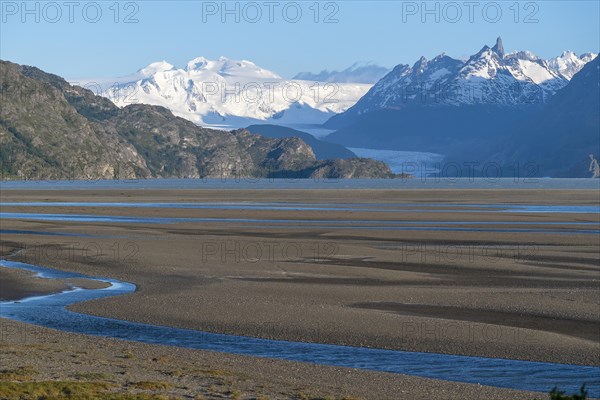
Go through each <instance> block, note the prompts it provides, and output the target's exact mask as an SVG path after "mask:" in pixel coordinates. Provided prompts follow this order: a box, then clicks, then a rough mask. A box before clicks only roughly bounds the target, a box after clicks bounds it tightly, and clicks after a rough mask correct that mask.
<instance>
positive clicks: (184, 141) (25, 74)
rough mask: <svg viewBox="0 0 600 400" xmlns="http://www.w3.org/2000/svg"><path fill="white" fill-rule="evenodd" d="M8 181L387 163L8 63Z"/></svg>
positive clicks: (337, 169) (4, 73) (365, 174)
mask: <svg viewBox="0 0 600 400" xmlns="http://www.w3.org/2000/svg"><path fill="white" fill-rule="evenodd" d="M0 88H1V89H2V107H1V108H0V166H1V169H2V171H1V172H2V178H3V179H67V180H68V179H133V178H169V177H176V178H202V177H218V178H226V177H238V178H239V177H246V176H251V177H285V178H308V177H312V178H354V177H361V178H376V177H377V178H387V177H393V174H392V173H391V171H390V170H389V168H388V167H387V165H385V164H384V163H382V162H378V161H374V160H369V159H361V158H351V159H344V160H340V159H336V160H317V158H316V157H315V154H314V152H313V150H312V148H311V147H310V146H309V145H307V144H306V143H305V142H303V141H302V140H301V139H299V138H296V137H291V138H277V139H272V138H266V137H263V136H260V135H255V134H252V133H250V132H249V131H247V130H245V129H240V130H235V131H231V132H227V131H221V130H214V129H206V128H201V127H199V126H197V125H195V124H194V123H192V122H190V121H188V120H186V119H183V118H179V117H176V116H174V115H173V114H172V113H171V111H169V110H168V109H166V108H164V107H160V106H151V105H145V104H133V105H128V106H126V107H122V108H119V107H117V106H115V105H114V104H113V103H112V102H111V101H110V100H108V99H106V98H104V97H100V96H96V95H94V93H93V92H91V91H90V90H86V89H83V88H81V87H79V86H74V85H70V84H69V83H68V82H66V81H65V80H64V79H62V78H61V77H59V76H56V75H52V74H48V73H46V72H43V71H41V70H39V69H37V68H35V67H29V66H21V65H18V64H13V63H10V62H6V61H0Z"/></svg>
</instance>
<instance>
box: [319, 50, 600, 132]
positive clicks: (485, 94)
mask: <svg viewBox="0 0 600 400" xmlns="http://www.w3.org/2000/svg"><path fill="white" fill-rule="evenodd" d="M594 57H596V54H593V53H586V54H583V55H581V56H577V55H575V54H574V53H572V52H564V53H563V54H562V55H561V56H558V57H555V58H553V59H551V60H543V59H541V58H539V57H537V56H535V55H534V54H533V53H531V52H528V51H520V52H514V53H509V54H506V53H505V50H504V46H503V43H502V39H501V38H498V40H497V42H496V45H495V46H494V47H492V48H490V47H488V46H484V47H483V48H482V49H481V50H480V51H479V52H477V53H476V54H474V55H473V56H471V57H470V58H469V59H468V60H466V61H463V60H457V59H454V58H451V57H449V56H447V55H445V54H440V55H439V56H437V57H435V58H433V59H432V60H427V59H426V58H425V57H421V59H419V60H418V61H417V62H416V63H415V64H414V65H413V66H412V67H411V66H409V65H406V64H400V65H398V66H396V67H395V68H394V69H393V70H392V71H391V72H390V73H389V74H387V75H386V76H385V77H384V78H382V79H381V80H380V81H379V82H377V83H376V84H375V85H374V86H373V87H372V88H371V89H370V90H369V92H368V93H367V94H366V95H365V96H363V97H362V98H361V99H360V100H359V101H358V102H357V103H356V104H355V105H354V106H352V107H351V108H349V109H348V110H347V111H345V112H343V113H341V114H340V115H337V116H335V117H333V118H331V119H330V120H329V121H328V122H327V123H326V126H328V127H330V128H341V127H344V126H348V125H349V124H351V123H352V122H354V121H356V120H357V119H358V118H359V116H361V115H364V114H367V113H370V112H374V111H379V110H401V109H404V108H408V107H412V106H465V105H477V106H482V105H483V106H488V105H489V106H493V107H522V106H531V105H539V104H542V103H545V102H546V101H548V100H549V99H550V98H551V97H552V95H554V93H556V91H558V90H559V89H561V88H563V87H565V86H566V84H567V83H568V82H569V80H570V79H571V77H572V76H573V75H575V74H576V73H577V72H579V71H580V70H581V68H583V66H584V65H585V64H586V63H587V62H589V61H591V60H592V59H594Z"/></svg>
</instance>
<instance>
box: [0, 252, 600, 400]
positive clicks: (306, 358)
mask: <svg viewBox="0 0 600 400" xmlns="http://www.w3.org/2000/svg"><path fill="white" fill-rule="evenodd" d="M0 266H2V267H5V268H18V269H22V270H28V271H32V272H35V273H37V275H38V276H39V277H42V278H47V279H60V278H88V279H94V280H99V281H102V282H107V283H109V284H110V285H111V286H110V287H107V288H104V289H77V288H76V289H72V290H68V291H64V292H61V293H56V294H51V295H46V296H36V297H30V298H27V299H23V300H21V301H6V302H0V317H3V318H8V319H12V320H15V321H21V322H26V323H30V324H34V325H38V326H43V327H47V328H53V329H58V330H61V331H66V332H74V333H83V334H88V335H96V336H105V337H111V338H116V339H123V340H129V341H136V342H143V343H151V344H162V345H172V346H178V347H185V348H191V349H201V350H209V351H219V352H224V353H232V354H243V355H251V356H257V357H268V358H277V359H285V360H292V361H301V362H310V363H316V364H323V365H333V366H340V367H352V368H362V369H368V370H374V371H384V372H392V373H401V374H407V375H415V376H421V377H427V378H437V379H443V380H448V381H457V382H467V383H476V384H482V385H490V386H498V387H505V388H512V389H522V390H532V391H539V392H548V391H549V390H550V389H551V388H552V387H554V386H558V387H560V388H561V389H563V390H568V391H576V390H577V389H578V388H579V386H580V385H581V384H582V383H586V384H587V387H588V389H589V391H590V394H591V395H592V396H600V367H592V366H577V365H568V364H554V363H543V362H530V361H517V360H507V359H499V358H485V357H470V356H456V355H446V354H435V353H419V352H407V351H396V350H381V349H372V348H362V347H350V346H336V345H328V344H317V343H302V342H288V341H282V340H267V339H257V338H251V337H245V336H235V335H224V334H216V333H208V332H202V331H197V330H191V329H179V328H171V327H166V326H156V325H149V324H142V323H136V322H129V321H123V320H117V319H111V318H103V317H96V316H92V315H87V314H80V313H76V312H73V311H69V310H68V309H67V308H66V307H67V306H69V305H71V304H75V303H79V302H82V301H88V300H95V299H102V298H106V297H111V296H118V295H125V294H129V293H132V292H134V291H135V289H136V287H135V285H134V284H131V283H127V282H121V281H118V280H114V279H108V278H99V277H88V276H85V275H81V274H76V273H71V272H63V271H59V270H54V269H50V268H44V267H39V266H35V265H30V264H24V263H19V262H14V261H7V260H0Z"/></svg>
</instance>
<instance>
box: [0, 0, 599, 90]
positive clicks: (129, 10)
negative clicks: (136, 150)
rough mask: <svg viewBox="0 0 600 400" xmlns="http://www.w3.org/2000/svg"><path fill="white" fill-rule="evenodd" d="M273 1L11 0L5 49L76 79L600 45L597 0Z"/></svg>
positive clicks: (11, 56)
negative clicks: (165, 69) (209, 63)
mask: <svg viewBox="0 0 600 400" xmlns="http://www.w3.org/2000/svg"><path fill="white" fill-rule="evenodd" d="M267 1H268V0H265V1H262V0H261V1H257V2H228V3H227V4H226V7H227V8H228V9H229V10H230V11H231V12H230V13H225V12H224V11H225V10H224V8H223V3H222V2H221V1H216V2H212V1H170V2H164V1H129V2H127V1H122V2H119V3H116V2H115V1H112V0H111V1H97V2H91V1H75V2H73V5H71V6H66V5H65V3H64V1H63V0H59V1H56V2H29V3H27V5H26V8H27V9H25V8H24V7H23V6H22V2H21V1H5V0H2V1H1V3H2V4H1V11H2V16H1V18H2V20H1V22H2V23H1V26H0V57H1V58H2V59H5V60H10V61H14V62H17V63H21V64H29V65H35V66H37V67H40V68H42V69H44V70H46V71H49V72H53V73H56V74H59V75H61V76H64V77H66V78H83V77H98V78H100V77H115V76H122V75H127V74H129V73H131V72H134V71H136V70H138V69H140V68H142V67H144V66H146V65H147V64H149V63H151V62H154V61H160V60H166V61H169V62H170V63H172V64H174V65H176V66H184V65H185V64H186V63H187V61H188V60H190V59H192V58H194V57H197V56H204V57H207V58H211V59H214V58H218V57H219V56H226V57H229V58H234V59H246V60H251V61H253V62H255V63H256V64H258V65H260V66H262V67H264V68H267V69H270V70H272V71H274V72H276V73H278V74H280V75H282V76H284V77H291V76H293V75H295V74H296V73H297V72H300V71H312V72H318V71H320V70H321V69H342V68H345V67H347V66H349V65H351V64H352V63H354V62H355V61H372V62H374V63H377V64H380V65H383V66H387V67H393V66H394V65H397V64H399V63H408V64H412V63H414V62H415V61H416V60H417V59H418V58H419V57H420V56H422V55H424V56H426V57H428V58H432V57H434V56H436V55H437V54H439V53H441V52H445V53H446V54H448V55H450V56H453V57H466V56H468V55H471V54H473V53H475V52H477V51H478V50H479V49H480V48H481V47H482V46H483V45H484V44H488V45H490V46H492V45H493V44H494V42H495V39H496V37H497V36H498V35H501V36H502V38H503V40H504V46H505V48H506V50H507V51H512V50H531V51H533V52H534V53H536V54H538V55H539V56H542V57H544V58H549V57H552V56H555V55H558V54H560V53H561V52H562V51H563V50H567V49H569V50H573V51H575V52H576V53H582V52H588V51H593V52H598V50H599V48H600V28H599V22H598V21H599V19H600V5H599V4H600V2H598V1H596V0H592V1H537V2H526V1H525V2H518V3H516V4H517V6H516V7H515V2H514V1H498V2H489V1H482V2H477V1H474V2H471V4H472V5H471V6H465V4H466V3H465V1H463V0H461V1H457V2H427V3H426V5H425V7H426V8H427V10H428V11H429V13H427V12H425V11H427V10H424V9H423V7H422V5H423V2H421V1H416V2H410V1H337V2H328V1H323V2H318V3H316V2H315V1H298V2H286V1H284V2H280V1H271V2H270V3H268V4H267ZM115 4H116V6H115ZM266 4H267V5H266ZM317 9H318V10H319V12H318V14H317V12H316V10H317ZM117 10H118V12H117ZM299 10H300V12H301V15H300V14H298V11H299ZM517 10H518V12H517ZM259 12H260V15H259ZM223 19H224V21H223ZM236 19H238V21H236Z"/></svg>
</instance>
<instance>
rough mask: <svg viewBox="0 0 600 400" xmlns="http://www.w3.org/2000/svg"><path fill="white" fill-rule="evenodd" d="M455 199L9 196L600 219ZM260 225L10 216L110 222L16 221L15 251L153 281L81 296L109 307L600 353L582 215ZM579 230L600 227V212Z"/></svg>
mask: <svg viewBox="0 0 600 400" xmlns="http://www.w3.org/2000/svg"><path fill="white" fill-rule="evenodd" d="M0 199H1V200H2V201H3V202H11V201H69V202H77V201H94V202H102V201H145V202H210V201H226V202H233V201H236V202H237V201H240V202H241V201H252V202H257V201H287V202H302V203H320V204H324V203H386V204H389V203H419V202H425V203H436V202H438V203H444V204H445V203H471V204H486V203H488V204H491V203H507V204H533V205H540V204H552V205H598V204H600V200H599V198H598V193H597V192H594V191H570V192H567V191H536V190H523V191H514V190H468V191H452V190H439V191H437V190H403V191H388V190H385V191H355V190H353V191H324V190H320V191H267V190H264V191H208V190H197V191H164V192H163V191H150V190H148V191H128V192H125V191H118V190H117V191H102V192H94V191H72V192H53V191H40V192H33V191H26V192H25V191H3V192H2V193H1V194H0ZM439 210H440V211H441V212H436V213H426V212H411V213H399V212H391V213H387V212H386V213H367V212H360V211H331V210H327V211H309V212H301V211H271V210H202V209H185V210H182V209H158V208H148V209H146V208H137V209H136V208H106V207H105V208H102V207H79V208H78V207H68V208H65V207H2V211H3V212H32V213H72V214H97V215H128V216H131V215H137V216H154V217H156V216H160V217H197V218H263V219H303V220H310V219H331V220H340V221H343V220H360V219H368V220H379V221H390V220H404V221H414V223H415V224H416V225H418V224H419V223H421V222H423V221H478V222H486V221H487V222H489V221H495V222H498V221H502V222H508V223H510V222H559V221H560V222H563V223H565V222H566V223H576V222H594V223H599V218H600V217H599V215H598V214H549V213H519V214H516V213H494V214H490V213H478V212H473V213H457V212H455V210H454V209H453V208H452V207H447V206H444V207H439ZM383 224H384V223H383V222H382V225H383ZM260 225H261V224H260V223H255V224H229V223H227V224H223V223H177V224H164V225H159V224H126V223H118V222H116V223H90V222H62V221H24V220H2V229H4V230H9V229H10V230H22V231H40V232H55V233H57V232H68V233H80V234H86V235H90V234H91V235H96V236H101V237H100V238H89V237H86V238H84V237H53V236H44V235H27V234H22V235H17V234H3V235H2V248H3V249H2V251H3V252H5V253H7V252H10V251H11V249H14V248H23V249H24V250H23V251H22V252H20V253H19V254H18V255H17V257H16V258H15V260H16V261H23V262H29V263H32V264H38V265H43V266H48V267H54V268H59V269H62V270H67V271H74V272H81V273H84V274H90V275H96V276H106V277H111V278H115V279H119V280H124V281H129V282H133V283H135V284H136V285H137V286H138V290H137V291H136V293H134V294H132V295H128V296H123V297H118V298H110V299H104V300H98V301H92V302H87V303H84V304H78V305H75V306H73V309H74V310H77V311H81V312H86V313H90V314H94V315H100V316H107V317H113V318H119V319H127V320H132V321H139V322H146V323H153V324H160V325H168V326H176V327H185V328H193V329H201V330H206V331H212V332H219V333H232V334H240V335H248V336H256V337H264V338H272V339H286V340H297V341H311V342H322V343H334V344H343V345H359V346H369V347H378V348H390V349H400V350H414V351H427V352H439V353H447V354H464V355H478V356H489V357H503V358H512V359H525V360H534V361H548V362H562V363H573V364H585V365H600V344H599V343H600V316H599V314H598V309H599V307H600V290H599V289H600V255H599V254H598V246H599V242H598V241H599V239H598V235H595V234H585V235H575V234H566V233H562V234H561V233H560V230H562V229H572V228H573V226H572V225H556V226H552V225H551V226H552V227H553V228H555V230H557V231H558V232H559V233H552V234H548V233H535V232H533V233H530V232H519V233H508V232H504V233H499V232H447V231H434V230H427V231H391V230H358V229H352V228H343V227H330V228H317V227H310V226H294V227H291V228H290V227H281V228H278V227H272V226H270V227H268V228H266V227H264V226H260ZM433 226H435V224H434V225H433ZM482 226H483V227H493V226H492V225H491V224H490V225H487V224H483V225H482ZM508 226H511V225H510V224H509V225H508ZM519 227H521V226H519ZM526 227H527V226H526ZM578 229H596V230H597V229H598V225H586V226H580V227H579V228H578ZM3 285H4V284H3ZM10 286H11V287H15V286H16V283H12V284H10ZM198 353H202V352H198ZM251 359H252V358H251ZM252 360H253V361H252V362H253V363H256V364H261V363H263V364H265V363H272V361H265V360H262V361H261V360H258V359H252ZM291 364H293V363H291ZM302 368H316V367H312V366H311V367H308V366H302ZM319 368H321V367H319ZM357 374H359V375H360V374H363V372H357ZM376 375H377V374H376ZM383 375H386V374H383ZM365 376H366V375H365ZM323 379H325V378H323ZM365 379H366V378H365ZM407 379H408V380H409V381H411V382H415V381H413V378H407ZM366 380H368V379H366ZM315 382H317V381H315ZM311 383H312V382H311ZM358 386H360V385H358ZM358 386H357V387H356V388H355V389H356V390H359V389H358ZM416 386H419V385H416ZM416 386H415V387H416ZM466 386H470V385H466ZM549 389H550V388H549ZM465 390H466V389H465ZM486 390H487V389H486ZM490 390H492V391H493V390H495V389H490ZM350 393H351V392H350ZM411 393H413V394H415V393H416V392H411ZM440 393H442V392H440ZM440 395H441V394H440ZM361 396H362V397H366V398H384V397H379V396H373V397H370V396H364V395H361ZM361 396H359V397H361ZM444 396H445V397H444ZM469 397H471V396H460V395H457V396H455V395H454V394H451V393H448V392H446V391H444V392H443V396H442V397H435V396H431V397H428V398H444V399H445V398H469ZM475 397H479V398H493V397H490V396H487V395H485V396H484V395H482V396H475ZM500 397H501V396H500ZM390 398H392V397H390ZM395 398H397V397H395ZM511 398H512V397H511Z"/></svg>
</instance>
